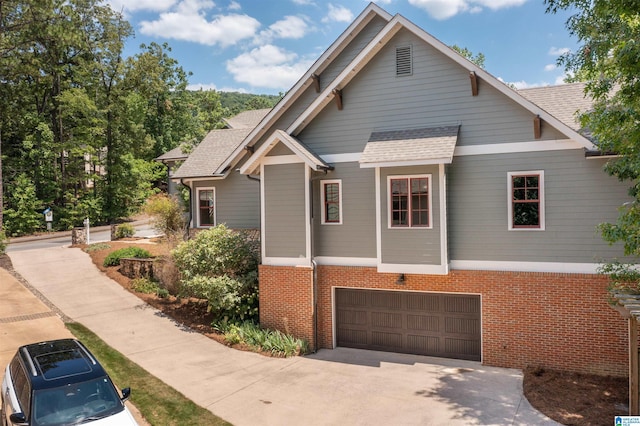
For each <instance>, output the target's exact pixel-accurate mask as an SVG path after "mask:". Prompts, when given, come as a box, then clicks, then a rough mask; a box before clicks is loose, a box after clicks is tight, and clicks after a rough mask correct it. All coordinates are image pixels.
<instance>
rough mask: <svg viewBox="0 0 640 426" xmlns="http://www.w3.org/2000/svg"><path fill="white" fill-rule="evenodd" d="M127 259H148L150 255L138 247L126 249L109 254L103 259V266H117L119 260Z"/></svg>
mask: <svg viewBox="0 0 640 426" xmlns="http://www.w3.org/2000/svg"><path fill="white" fill-rule="evenodd" d="M128 257H137V258H141V259H148V258H150V257H151V253H149V252H148V251H146V250H145V249H141V248H139V247H126V248H122V249H119V250H116V251H114V252H112V253H109V255H108V256H107V257H106V258H105V259H104V263H103V265H104V266H118V265H119V264H120V259H122V258H128Z"/></svg>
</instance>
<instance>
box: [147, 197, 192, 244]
mask: <svg viewBox="0 0 640 426" xmlns="http://www.w3.org/2000/svg"><path fill="white" fill-rule="evenodd" d="M144 212H145V213H146V214H148V215H149V216H151V217H152V218H153V226H154V228H155V229H156V230H157V231H158V232H161V233H163V234H164V235H165V236H166V237H167V239H168V240H169V241H178V240H182V236H183V235H184V233H185V230H186V227H187V222H186V219H185V211H184V207H183V204H182V202H181V201H180V200H179V199H178V198H176V197H175V196H169V195H166V194H157V195H154V196H152V197H151V198H149V199H148V200H147V202H146V204H145V205H144Z"/></svg>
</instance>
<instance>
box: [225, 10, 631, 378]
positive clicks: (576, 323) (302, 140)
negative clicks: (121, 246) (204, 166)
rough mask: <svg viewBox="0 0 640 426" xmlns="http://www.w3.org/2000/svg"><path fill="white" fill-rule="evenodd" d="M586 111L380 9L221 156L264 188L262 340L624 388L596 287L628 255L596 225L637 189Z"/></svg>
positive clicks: (612, 316)
mask: <svg viewBox="0 0 640 426" xmlns="http://www.w3.org/2000/svg"><path fill="white" fill-rule="evenodd" d="M588 108H589V102H588V100H586V99H585V98H584V95H583V87H582V85H579V84H576V85H566V86H558V87H548V88H543V89H533V90H530V91H516V90H513V89H512V88H510V87H508V86H507V85H505V84H503V83H502V82H500V81H498V80H497V79H496V78H494V77H493V76H491V75H490V74H488V73H487V72H486V71H484V70H483V69H481V68H479V67H478V66H476V65H475V64H473V63H471V62H469V61H468V60H466V59H465V58H463V57H461V56H459V55H458V54H457V53H455V52H454V51H452V50H451V49H450V48H448V47H447V46H446V45H444V44H443V43H441V42H440V41H438V40H436V39H435V38H434V37H432V36H431V35H429V34H428V33H426V32H425V31H423V30H422V29H420V28H418V27H417V26H415V25H414V24H413V23H412V22H410V21H409V20H407V19H406V18H404V17H402V16H400V15H396V16H391V15H389V14H388V13H387V12H385V11H384V10H382V9H381V8H379V7H378V6H376V5H374V4H370V5H369V6H368V7H367V8H366V9H365V10H364V11H363V12H362V13H361V14H360V15H359V16H358V17H357V18H356V20H355V21H354V22H353V23H352V24H351V25H350V26H349V28H348V29H347V30H346V31H345V32H344V33H343V34H342V35H341V36H340V37H339V38H338V39H337V40H336V41H335V42H334V44H333V45H331V46H330V47H329V49H328V50H327V51H326V52H325V53H324V54H323V55H322V56H321V57H320V58H319V59H318V60H317V61H316V63H315V64H314V65H313V66H312V68H311V69H309V70H308V72H307V73H306V74H305V75H304V76H303V77H302V78H301V79H300V80H299V81H298V83H297V84H296V85H295V86H294V87H293V88H292V89H291V90H290V91H288V92H287V95H286V96H285V97H284V98H283V99H282V100H281V101H280V103H279V104H278V105H277V106H276V107H275V108H274V109H273V110H272V111H270V112H269V113H268V114H267V115H266V117H265V118H264V119H263V120H262V121H261V122H260V124H259V125H258V126H257V127H255V128H254V129H253V130H252V131H251V132H249V134H248V135H247V137H246V138H245V139H244V142H243V143H242V144H241V145H240V146H238V148H237V149H236V151H235V152H234V154H233V155H231V156H229V160H228V161H229V164H231V162H232V161H234V160H233V159H237V158H239V157H241V156H244V159H243V161H242V162H240V163H239V169H240V173H242V174H245V175H249V176H251V177H253V178H257V179H259V180H260V183H259V191H260V222H261V234H262V235H261V243H262V265H261V267H260V320H261V322H262V324H263V325H264V326H268V327H275V328H278V329H280V330H283V331H287V332H290V333H293V334H295V335H297V336H299V337H304V338H306V339H307V340H308V341H309V342H310V343H311V345H312V346H313V347H315V348H335V347H337V346H345V347H353V348H364V349H373V350H381V351H394V352H406V353H414V354H423V355H432V356H440V357H451V358H460V359H469V360H477V361H481V362H483V363H484V364H487V365H494V366H502V367H514V368H523V367H525V366H528V365H531V366H542V367H552V368H560V369H565V370H572V371H581V372H592V373H600V374H612V375H625V374H626V369H627V351H626V345H627V341H626V337H627V335H626V322H625V321H624V320H623V319H622V318H621V316H620V315H619V314H618V313H617V312H615V311H614V310H613V309H611V308H609V307H608V305H607V291H606V287H607V278H606V277H604V276H602V275H598V274H597V269H598V266H599V264H600V263H601V262H602V261H603V260H608V259H613V258H616V257H619V256H621V255H622V250H621V248H620V247H617V246H609V245H607V244H606V243H604V242H603V241H602V240H601V238H600V236H599V234H598V232H597V231H596V226H597V225H598V224H599V223H601V222H605V221H615V219H616V217H617V207H618V206H620V205H621V204H622V203H624V202H625V201H627V199H628V196H627V188H626V187H625V185H624V184H620V183H619V182H618V181H617V180H616V179H615V178H612V177H609V176H608V175H606V174H605V173H604V172H603V170H602V169H603V166H604V165H605V163H606V161H610V159H607V158H604V157H603V156H598V155H593V153H594V150H595V147H594V145H593V144H592V142H591V140H589V138H588V137H586V136H585V134H583V132H581V129H580V127H579V125H578V124H577V123H576V119H575V112H576V110H579V109H582V110H586V109H588ZM247 152H249V153H250V155H247ZM218 168H219V169H224V168H225V163H224V162H223V163H221V164H218Z"/></svg>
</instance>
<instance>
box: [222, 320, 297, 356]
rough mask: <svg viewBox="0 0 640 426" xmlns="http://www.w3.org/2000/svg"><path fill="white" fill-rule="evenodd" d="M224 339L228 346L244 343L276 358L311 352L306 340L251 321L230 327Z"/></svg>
mask: <svg viewBox="0 0 640 426" xmlns="http://www.w3.org/2000/svg"><path fill="white" fill-rule="evenodd" d="M224 338H225V342H227V343H228V344H231V345H233V344H237V343H244V344H246V345H249V346H251V347H252V348H255V349H259V350H262V351H266V352H270V353H271V354H272V355H276V356H285V357H288V356H295V355H301V354H305V353H307V352H308V351H309V345H308V344H307V342H306V341H305V340H303V339H297V338H295V337H293V336H290V335H288V334H284V333H282V332H280V331H278V330H268V329H263V328H260V326H259V325H257V324H255V323H253V322H250V321H246V322H243V323H242V324H238V325H231V326H229V327H228V328H227V331H226V332H225V335H224Z"/></svg>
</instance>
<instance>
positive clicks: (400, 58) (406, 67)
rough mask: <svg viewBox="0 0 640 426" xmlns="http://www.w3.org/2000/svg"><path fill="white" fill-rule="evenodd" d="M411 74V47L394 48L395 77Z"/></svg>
mask: <svg viewBox="0 0 640 426" xmlns="http://www.w3.org/2000/svg"><path fill="white" fill-rule="evenodd" d="M411 74H413V61H412V57H411V46H410V45H409V46H398V47H396V75H397V76H403V75H411Z"/></svg>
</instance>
